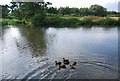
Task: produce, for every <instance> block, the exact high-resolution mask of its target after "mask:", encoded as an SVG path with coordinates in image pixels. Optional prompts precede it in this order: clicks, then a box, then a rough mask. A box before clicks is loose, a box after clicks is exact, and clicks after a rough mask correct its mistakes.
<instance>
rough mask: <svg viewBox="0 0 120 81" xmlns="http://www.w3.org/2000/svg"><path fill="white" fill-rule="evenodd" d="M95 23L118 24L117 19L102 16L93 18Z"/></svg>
mask: <svg viewBox="0 0 120 81" xmlns="http://www.w3.org/2000/svg"><path fill="white" fill-rule="evenodd" d="M93 23H94V24H95V25H118V20H115V19H111V18H102V19H97V20H93Z"/></svg>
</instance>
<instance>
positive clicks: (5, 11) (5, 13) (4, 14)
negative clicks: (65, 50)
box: [0, 5, 10, 18]
mask: <svg viewBox="0 0 120 81" xmlns="http://www.w3.org/2000/svg"><path fill="white" fill-rule="evenodd" d="M0 7H2V18H7V17H8V14H9V12H10V10H9V9H8V5H0Z"/></svg>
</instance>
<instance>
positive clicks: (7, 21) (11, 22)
mask: <svg viewBox="0 0 120 81" xmlns="http://www.w3.org/2000/svg"><path fill="white" fill-rule="evenodd" d="M0 23H1V24H2V25H18V24H28V22H26V21H24V20H17V19H0Z"/></svg>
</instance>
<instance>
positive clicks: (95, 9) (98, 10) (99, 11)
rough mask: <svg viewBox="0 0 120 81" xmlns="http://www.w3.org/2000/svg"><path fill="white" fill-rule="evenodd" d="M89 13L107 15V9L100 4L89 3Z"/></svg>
mask: <svg viewBox="0 0 120 81" xmlns="http://www.w3.org/2000/svg"><path fill="white" fill-rule="evenodd" d="M89 10H90V13H91V15H92V14H93V15H95V16H106V15H107V10H106V8H104V7H103V6H100V5H97V4H95V5H91V6H90V8H89Z"/></svg>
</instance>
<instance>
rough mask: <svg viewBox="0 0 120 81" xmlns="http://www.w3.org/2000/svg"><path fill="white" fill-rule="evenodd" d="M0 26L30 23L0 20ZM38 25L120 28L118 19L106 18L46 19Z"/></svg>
mask: <svg viewBox="0 0 120 81" xmlns="http://www.w3.org/2000/svg"><path fill="white" fill-rule="evenodd" d="M0 22H1V23H2V25H17V24H25V25H28V24H30V22H26V21H23V20H22V21H21V20H17V19H0ZM37 23H38V24H39V23H40V24H41V23H42V26H48V27H49V26H54V27H57V26H62V27H64V26H67V27H70V26H72V27H74V26H80V25H106V26H111V25H114V26H120V19H112V18H108V17H104V18H100V17H99V18H98V17H83V18H81V19H78V18H74V17H73V18H72V17H69V18H64V17H47V18H46V19H44V21H42V22H37Z"/></svg>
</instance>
